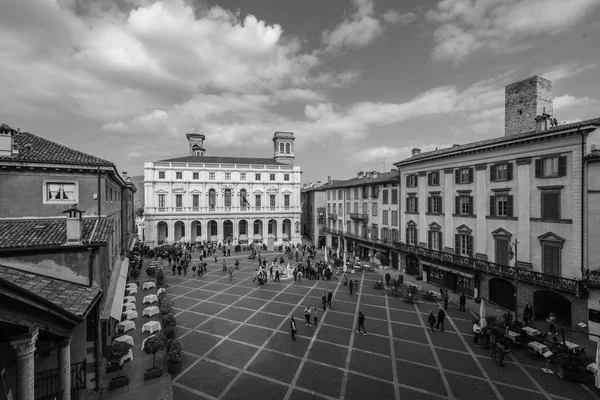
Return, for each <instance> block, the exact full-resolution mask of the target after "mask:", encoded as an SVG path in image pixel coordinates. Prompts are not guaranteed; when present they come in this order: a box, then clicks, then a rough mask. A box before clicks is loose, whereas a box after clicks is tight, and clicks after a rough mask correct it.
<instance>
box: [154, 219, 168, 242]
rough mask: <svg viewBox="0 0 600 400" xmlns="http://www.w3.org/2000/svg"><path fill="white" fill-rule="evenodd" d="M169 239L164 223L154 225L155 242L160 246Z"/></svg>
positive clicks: (166, 225)
mask: <svg viewBox="0 0 600 400" xmlns="http://www.w3.org/2000/svg"><path fill="white" fill-rule="evenodd" d="M168 237H169V225H168V224H167V223H166V222H165V221H159V222H158V223H157V224H156V240H157V241H158V243H157V244H160V243H162V242H164V241H165V240H167V238H168Z"/></svg>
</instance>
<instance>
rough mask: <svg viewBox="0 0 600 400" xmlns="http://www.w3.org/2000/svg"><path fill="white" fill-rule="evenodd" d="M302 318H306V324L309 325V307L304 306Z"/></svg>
mask: <svg viewBox="0 0 600 400" xmlns="http://www.w3.org/2000/svg"><path fill="white" fill-rule="evenodd" d="M304 318H306V326H310V307H309V306H306V307H305V308H304Z"/></svg>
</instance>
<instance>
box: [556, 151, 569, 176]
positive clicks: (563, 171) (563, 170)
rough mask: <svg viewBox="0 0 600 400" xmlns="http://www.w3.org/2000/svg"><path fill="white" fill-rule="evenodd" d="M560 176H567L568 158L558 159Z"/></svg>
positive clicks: (561, 157)
mask: <svg viewBox="0 0 600 400" xmlns="http://www.w3.org/2000/svg"><path fill="white" fill-rule="evenodd" d="M558 176H567V157H566V156H560V157H558Z"/></svg>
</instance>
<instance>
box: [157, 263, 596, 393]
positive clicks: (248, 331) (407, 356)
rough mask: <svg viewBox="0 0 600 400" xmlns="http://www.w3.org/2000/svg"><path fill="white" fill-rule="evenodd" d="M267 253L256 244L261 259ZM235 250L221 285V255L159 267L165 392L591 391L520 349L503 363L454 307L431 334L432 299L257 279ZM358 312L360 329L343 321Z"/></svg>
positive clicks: (366, 286) (364, 279)
mask: <svg viewBox="0 0 600 400" xmlns="http://www.w3.org/2000/svg"><path fill="white" fill-rule="evenodd" d="M275 254H277V255H278V256H279V253H275ZM272 256H273V254H270V253H267V259H272V258H273V257H272ZM235 258H236V257H235V255H234V256H233V257H229V258H227V259H226V261H227V262H228V263H233V262H234V261H235ZM237 259H238V260H239V261H240V269H239V271H235V272H234V277H233V281H232V282H229V276H228V275H227V274H224V273H223V272H222V271H221V261H222V259H221V257H219V263H217V264H215V263H213V262H211V261H212V260H211V259H209V262H208V269H209V271H208V274H207V275H205V276H203V277H199V278H198V277H197V278H193V277H192V276H191V274H188V276H186V277H184V276H170V273H169V274H168V275H169V276H168V277H167V283H168V285H169V288H168V289H167V292H168V293H169V294H170V295H171V296H172V298H173V299H174V300H173V303H174V304H175V307H176V309H177V310H178V314H177V315H176V317H177V320H178V322H179V325H180V326H179V327H178V329H177V335H178V337H179V339H181V341H182V343H183V346H184V351H185V356H184V362H183V368H182V370H181V372H180V373H179V374H177V375H173V376H172V378H173V394H174V398H175V399H182V400H187V399H194V400H200V399H204V400H206V399H211V400H215V399H227V400H229V399H231V400H234V399H235V400H240V399H242V400H243V399H259V398H260V399H262V400H270V399H273V400H281V399H283V400H290V399H298V400H300V399H337V398H340V396H341V394H342V393H343V394H344V395H343V398H344V399H345V400H351V399H360V400H368V399H377V400H382V399H395V398H396V399H397V398H398V394H399V397H400V398H401V399H411V400H412V399H419V400H420V399H422V400H427V399H460V400H462V399H464V400H469V399H477V400H482V399H485V400H487V399H490V400H492V399H506V400H519V399H526V400H537V399H540V400H543V399H547V400H551V399H556V400H565V399H577V400H588V399H589V400H600V398H599V397H598V395H597V393H596V392H594V389H593V388H591V389H590V386H583V385H580V384H574V383H570V382H565V381H562V380H561V379H560V378H559V377H558V376H557V375H556V374H546V373H544V372H543V371H541V367H544V366H545V363H544V361H543V360H542V359H531V358H525V357H524V354H520V353H518V352H519V351H521V350H515V354H510V355H509V356H508V357H507V359H506V362H505V366H504V367H500V366H498V365H496V364H494V363H492V362H491V360H490V357H489V351H487V350H483V349H481V348H479V347H478V346H476V345H474V344H473V343H472V341H473V337H472V334H471V322H470V319H471V316H470V315H468V314H466V313H462V312H460V311H458V310H457V309H456V308H452V307H451V308H450V309H449V310H448V315H449V318H448V319H447V320H446V324H445V325H446V326H445V328H446V329H445V332H439V331H437V330H436V331H435V332H433V333H431V332H430V331H429V330H428V329H426V328H425V326H424V325H423V323H424V321H425V320H426V318H427V313H428V312H429V311H430V310H431V311H436V309H437V306H438V305H437V304H435V303H427V302H425V301H423V302H419V303H417V304H416V305H412V304H407V303H405V302H404V301H403V300H402V299H400V298H394V297H391V296H390V297H388V299H387V300H388V301H387V302H386V299H385V297H384V296H385V293H384V292H383V291H379V290H375V289H374V288H373V287H372V284H373V281H375V280H379V278H380V277H379V275H376V274H374V273H365V274H364V275H363V274H358V275H354V276H353V279H358V280H359V282H361V289H360V290H361V292H362V293H361V296H360V300H359V297H358V296H356V295H355V296H352V297H351V296H350V293H349V291H348V289H347V288H346V287H344V286H343V285H341V283H340V282H339V281H338V280H337V279H336V278H335V277H334V278H333V279H332V280H331V281H327V282H324V281H319V282H315V281H314V280H308V279H303V280H302V281H301V282H294V281H293V279H291V280H282V281H281V282H268V283H267V284H265V285H263V286H258V285H257V283H256V282H252V279H253V273H254V269H255V268H256V264H257V262H256V261H253V260H247V259H246V256H245V255H241V256H238V257H237ZM195 260H197V256H196V255H194V261H195ZM169 271H170V270H169ZM329 290H331V291H332V292H334V296H333V305H332V309H328V310H327V311H326V312H323V309H322V305H321V296H322V295H323V293H326V292H327V291H329ZM386 304H387V307H386ZM306 305H308V306H310V307H317V308H318V309H319V322H318V325H317V326H316V327H315V326H314V324H313V322H312V321H311V325H312V326H306V321H305V318H304V307H305V306H306ZM386 308H387V309H386ZM359 310H360V311H362V312H363V314H364V315H365V317H366V321H365V328H366V330H367V332H368V333H369V334H368V335H367V336H365V335H362V334H361V335H359V334H357V333H356V326H353V324H354V321H355V316H356V314H357V313H358V311H359ZM388 312H389V314H388ZM292 315H293V316H294V318H295V319H296V325H297V329H298V332H297V334H296V337H297V340H296V341H292V340H291V335H290V317H291V316H292ZM387 315H390V318H391V322H392V323H391V324H388V320H387ZM390 338H393V340H392V341H390ZM391 343H393V347H391V346H390V344H391ZM391 348H393V349H394V354H390V349H391ZM348 360H349V362H348ZM394 365H395V366H396V368H392V366H394ZM394 374H396V375H397V376H394ZM394 382H396V385H397V387H396V388H395V387H394Z"/></svg>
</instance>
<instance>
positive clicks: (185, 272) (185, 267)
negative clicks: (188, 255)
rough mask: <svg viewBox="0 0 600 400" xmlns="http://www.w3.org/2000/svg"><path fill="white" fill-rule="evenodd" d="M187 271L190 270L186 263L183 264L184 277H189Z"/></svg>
mask: <svg viewBox="0 0 600 400" xmlns="http://www.w3.org/2000/svg"><path fill="white" fill-rule="evenodd" d="M187 269H188V264H187V261H185V262H184V264H183V275H184V276H187Z"/></svg>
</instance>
